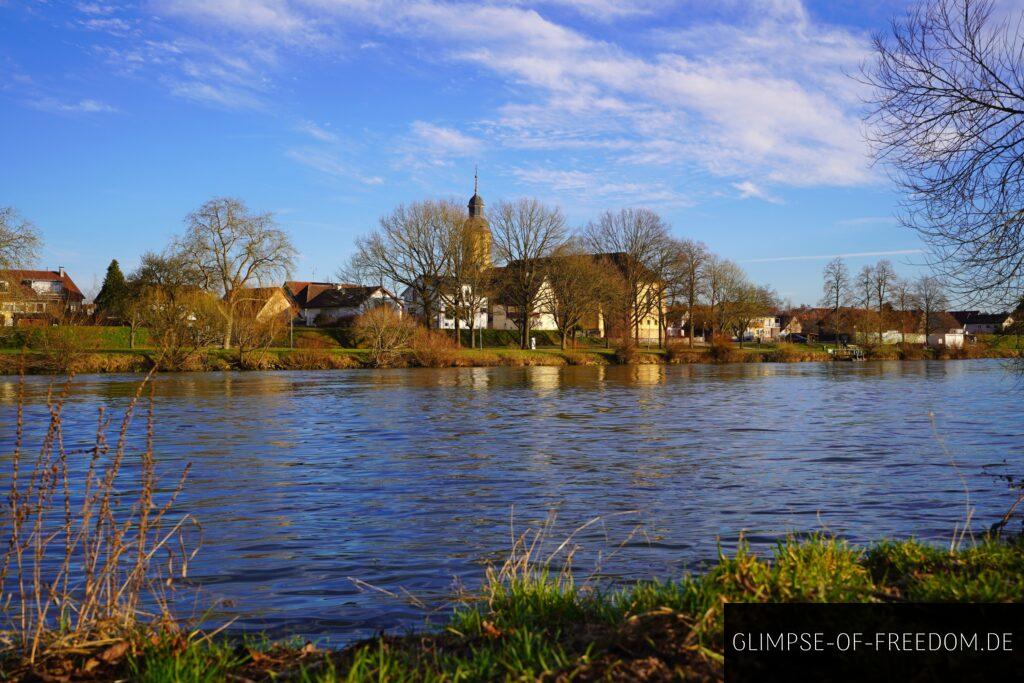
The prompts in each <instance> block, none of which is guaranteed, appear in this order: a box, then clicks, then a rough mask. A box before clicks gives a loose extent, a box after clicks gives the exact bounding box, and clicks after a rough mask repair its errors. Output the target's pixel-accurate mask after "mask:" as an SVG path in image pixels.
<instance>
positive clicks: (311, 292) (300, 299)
mask: <svg viewBox="0 0 1024 683" xmlns="http://www.w3.org/2000/svg"><path fill="white" fill-rule="evenodd" d="M284 288H285V290H286V292H287V293H288V295H289V296H291V298H292V300H293V301H294V302H295V303H296V305H297V306H299V308H357V307H359V306H361V305H362V304H363V303H365V302H366V300H367V299H369V298H370V297H371V296H373V295H374V294H376V293H377V292H383V293H384V294H385V295H387V296H391V295H390V294H389V293H388V291H387V290H385V289H383V288H382V287H380V286H377V285H354V284H350V283H345V282H342V283H334V282H299V281H293V282H286V283H284Z"/></svg>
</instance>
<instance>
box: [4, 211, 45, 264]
mask: <svg viewBox="0 0 1024 683" xmlns="http://www.w3.org/2000/svg"><path fill="white" fill-rule="evenodd" d="M42 244H43V240H42V238H41V237H40V236H39V230H37V229H36V226H35V225H34V224H33V223H32V221H30V220H28V219H27V218H24V217H23V216H22V215H21V214H20V213H18V211H17V209H15V208H14V207H13V206H0V269H6V268H22V267H24V266H25V265H26V264H28V263H31V262H32V261H34V260H35V259H36V258H38V256H39V249H40V247H41V246H42Z"/></svg>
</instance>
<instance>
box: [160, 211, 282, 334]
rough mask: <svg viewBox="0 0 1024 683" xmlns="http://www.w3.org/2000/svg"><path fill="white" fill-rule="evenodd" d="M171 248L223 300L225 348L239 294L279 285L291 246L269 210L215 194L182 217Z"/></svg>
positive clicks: (205, 286)
mask: <svg viewBox="0 0 1024 683" xmlns="http://www.w3.org/2000/svg"><path fill="white" fill-rule="evenodd" d="M185 223H186V226H187V227H186V231H185V235H184V236H183V237H181V238H180V239H178V240H177V241H176V243H175V248H176V249H177V250H178V251H179V252H180V253H181V254H182V255H183V257H184V259H185V261H186V262H188V263H189V264H190V266H191V267H192V268H193V269H194V270H195V271H196V272H198V273H199V274H200V275H201V277H202V282H203V287H204V289H206V290H207V291H211V292H214V293H216V294H218V295H219V296H220V297H221V298H222V300H223V306H222V309H223V315H224V338H223V347H224V348H225V349H229V348H231V338H232V325H233V323H234V317H235V308H236V307H237V305H238V298H239V293H240V292H241V291H242V290H244V289H245V288H246V287H251V286H253V285H266V284H270V283H271V282H274V283H279V282H280V281H281V280H283V279H285V278H286V277H287V276H288V273H289V272H290V271H291V269H292V267H293V266H294V263H295V255H296V251H295V247H293V246H292V243H291V240H290V239H289V238H288V235H287V233H285V232H284V231H283V230H281V229H280V228H279V227H278V225H277V223H276V221H275V220H274V217H273V215H272V214H269V213H262V214H257V213H252V212H251V211H249V209H248V207H246V205H245V204H244V203H242V201H241V200H238V199H232V198H230V197H218V198H216V199H211V200H210V201H208V202H206V203H205V204H203V205H202V206H201V207H199V209H197V210H196V211H194V212H192V213H190V214H189V215H188V217H186V219H185Z"/></svg>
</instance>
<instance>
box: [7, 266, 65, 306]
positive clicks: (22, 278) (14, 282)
mask: <svg viewBox="0 0 1024 683" xmlns="http://www.w3.org/2000/svg"><path fill="white" fill-rule="evenodd" d="M0 280H5V281H7V282H8V283H10V284H11V286H12V287H20V288H21V289H22V290H23V291H22V294H23V295H24V296H29V297H37V298H38V297H39V296H40V295H39V293H38V292H36V291H35V290H33V289H32V287H31V282H32V281H39V280H41V281H44V282H60V283H61V286H62V287H63V288H64V292H65V294H64V296H66V297H67V298H69V299H77V300H78V301H81V300H83V299H85V295H84V294H82V290H80V289H79V288H78V285H76V284H75V282H74V280H72V279H71V276H70V275H68V273H67V271H63V272H61V271H59V270H20V269H15V270H0Z"/></svg>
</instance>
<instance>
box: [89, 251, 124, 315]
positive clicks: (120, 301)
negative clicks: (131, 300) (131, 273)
mask: <svg viewBox="0 0 1024 683" xmlns="http://www.w3.org/2000/svg"><path fill="white" fill-rule="evenodd" d="M127 299H128V283H127V282H126V281H125V279H124V273H122V272H121V266H120V265H119V264H118V263H117V259H114V260H112V261H111V262H110V265H109V266H107V274H106V276H105V277H104V278H103V287H101V288H100V293H99V294H97V295H96V308H97V309H98V310H99V311H101V312H102V313H105V314H107V315H110V316H114V317H119V316H120V315H121V311H122V309H123V308H124V305H125V303H126V301H127Z"/></svg>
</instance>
